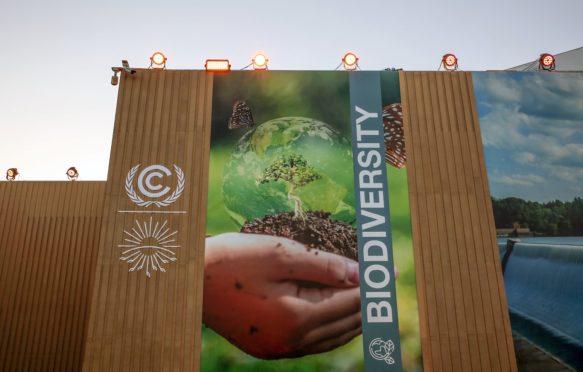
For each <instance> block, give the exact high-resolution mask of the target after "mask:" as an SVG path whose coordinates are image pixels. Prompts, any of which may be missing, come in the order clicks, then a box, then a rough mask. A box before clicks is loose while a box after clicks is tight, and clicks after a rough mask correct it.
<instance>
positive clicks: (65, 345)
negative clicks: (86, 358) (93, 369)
mask: <svg viewBox="0 0 583 372" xmlns="http://www.w3.org/2000/svg"><path fill="white" fill-rule="evenodd" d="M104 195H105V182H1V183H0V366H1V369H2V370H10V371H12V370H21V371H40V370H43V371H76V370H80V369H81V363H82V355H83V345H84V340H85V330H86V328H85V325H86V322H87V319H88V313H89V306H88V305H89V292H90V289H91V287H92V283H91V279H92V277H93V273H94V267H95V260H96V256H97V250H98V247H99V244H98V243H99V232H100V229H101V214H102V208H103V201H104Z"/></svg>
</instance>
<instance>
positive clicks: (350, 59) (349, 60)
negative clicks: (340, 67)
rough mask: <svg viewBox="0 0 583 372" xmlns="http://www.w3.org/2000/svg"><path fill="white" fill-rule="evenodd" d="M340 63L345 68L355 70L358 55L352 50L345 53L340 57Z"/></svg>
mask: <svg viewBox="0 0 583 372" xmlns="http://www.w3.org/2000/svg"><path fill="white" fill-rule="evenodd" d="M342 63H343V64H344V69H345V70H349V71H351V70H356V69H357V68H358V57H357V56H356V54H354V53H352V52H349V53H346V54H345V55H344V58H342Z"/></svg>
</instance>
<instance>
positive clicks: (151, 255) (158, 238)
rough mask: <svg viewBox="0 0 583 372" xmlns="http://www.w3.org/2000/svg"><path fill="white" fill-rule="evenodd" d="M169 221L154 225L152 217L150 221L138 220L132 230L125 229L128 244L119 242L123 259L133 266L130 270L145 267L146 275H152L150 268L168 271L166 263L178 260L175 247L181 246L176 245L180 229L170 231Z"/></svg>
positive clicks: (138, 269) (125, 240) (125, 239)
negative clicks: (165, 266) (141, 221)
mask: <svg viewBox="0 0 583 372" xmlns="http://www.w3.org/2000/svg"><path fill="white" fill-rule="evenodd" d="M167 223H168V221H164V223H163V224H162V225H160V223H159V222H156V224H155V225H154V226H152V218H150V222H149V223H147V222H143V224H140V223H139V222H138V221H136V227H137V230H136V227H132V230H131V232H130V231H127V230H124V233H125V238H124V242H125V243H126V244H119V245H118V247H119V248H122V249H123V251H122V252H121V257H120V258H119V259H120V260H122V261H125V262H127V263H128V264H129V265H130V266H131V267H130V269H129V271H130V272H131V271H140V270H142V269H145V271H146V276H147V277H148V278H149V277H150V276H151V274H150V269H152V270H154V271H158V270H159V271H161V272H163V273H165V272H166V269H165V268H164V265H165V264H167V263H169V262H176V260H177V259H176V257H175V256H176V253H175V252H174V249H176V248H180V246H179V245H176V233H177V232H178V231H174V232H170V228H169V227H166V224H167Z"/></svg>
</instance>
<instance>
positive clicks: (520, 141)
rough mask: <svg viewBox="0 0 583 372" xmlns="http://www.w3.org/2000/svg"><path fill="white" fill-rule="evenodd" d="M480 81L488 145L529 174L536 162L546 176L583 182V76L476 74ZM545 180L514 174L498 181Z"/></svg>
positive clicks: (479, 96) (531, 182) (525, 182)
mask: <svg viewBox="0 0 583 372" xmlns="http://www.w3.org/2000/svg"><path fill="white" fill-rule="evenodd" d="M474 82H475V86H476V97H477V101H478V107H479V109H480V128H481V131H482V139H483V143H484V146H485V147H492V148H494V149H495V151H496V152H501V151H502V152H505V156H504V158H506V159H515V161H516V162H517V163H518V164H522V165H523V166H525V167H529V170H528V172H533V171H534V169H533V168H532V167H533V166H534V167H536V168H537V169H538V170H539V172H540V173H539V174H542V175H544V176H545V177H547V176H553V177H556V178H557V179H560V180H562V181H564V182H570V183H583V104H582V102H583V74H541V73H476V74H474ZM507 169H509V168H508V167H507ZM517 173H518V172H517ZM529 176H533V175H529ZM539 181H540V180H538V179H535V178H532V177H530V178H529V177H526V176H522V175H513V174H510V175H506V176H497V178H496V181H495V182H498V183H503V184H508V185H522V186H532V185H534V184H536V183H538V182H539ZM569 187H571V186H569Z"/></svg>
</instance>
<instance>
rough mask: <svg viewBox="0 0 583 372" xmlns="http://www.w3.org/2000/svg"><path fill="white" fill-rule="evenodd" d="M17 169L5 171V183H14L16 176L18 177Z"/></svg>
mask: <svg viewBox="0 0 583 372" xmlns="http://www.w3.org/2000/svg"><path fill="white" fill-rule="evenodd" d="M18 174H19V173H18V169H16V168H9V169H8V170H7V171H6V180H7V181H14V180H15V179H16V176H18Z"/></svg>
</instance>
